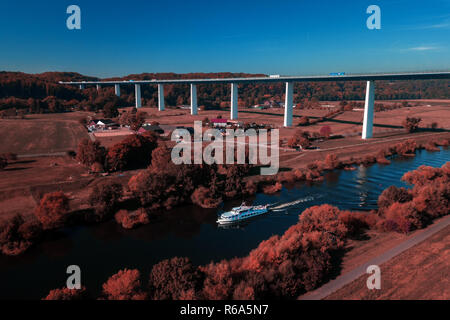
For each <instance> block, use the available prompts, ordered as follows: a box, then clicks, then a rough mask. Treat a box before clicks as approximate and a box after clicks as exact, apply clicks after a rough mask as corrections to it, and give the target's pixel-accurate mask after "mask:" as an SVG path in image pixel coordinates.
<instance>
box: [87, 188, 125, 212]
mask: <svg viewBox="0 0 450 320" xmlns="http://www.w3.org/2000/svg"><path fill="white" fill-rule="evenodd" d="M122 194H123V188H122V185H121V184H120V183H115V182H111V181H105V182H101V183H99V184H97V185H96V186H94V188H93V189H92V191H91V194H90V195H89V198H88V201H89V204H90V205H91V206H92V207H93V208H94V211H95V216H94V217H93V219H94V221H102V220H104V219H105V218H106V217H107V216H109V215H110V214H112V213H113V211H114V209H115V207H116V206H117V204H118V203H119V200H120V198H121V197H122Z"/></svg>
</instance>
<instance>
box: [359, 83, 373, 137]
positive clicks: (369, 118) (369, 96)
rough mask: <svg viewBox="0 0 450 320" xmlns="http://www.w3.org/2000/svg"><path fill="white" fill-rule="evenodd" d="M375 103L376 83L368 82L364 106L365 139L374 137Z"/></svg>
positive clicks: (363, 133) (363, 135) (363, 134)
mask: <svg viewBox="0 0 450 320" xmlns="http://www.w3.org/2000/svg"><path fill="white" fill-rule="evenodd" d="M374 102H375V82H374V81H367V87H366V102H365V105H364V123H363V131H362V138H363V139H370V138H372V136H373V117H374Z"/></svg>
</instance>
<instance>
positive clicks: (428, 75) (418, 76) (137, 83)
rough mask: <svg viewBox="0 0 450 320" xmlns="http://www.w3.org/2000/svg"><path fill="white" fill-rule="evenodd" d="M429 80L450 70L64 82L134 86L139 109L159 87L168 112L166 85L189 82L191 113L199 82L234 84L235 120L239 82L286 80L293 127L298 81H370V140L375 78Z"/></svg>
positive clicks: (366, 128) (366, 129) (287, 117)
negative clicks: (145, 90)
mask: <svg viewBox="0 0 450 320" xmlns="http://www.w3.org/2000/svg"><path fill="white" fill-rule="evenodd" d="M429 79H450V71H443V72H420V73H417V72H416V73H379V74H346V75H340V76H335V75H333V76H331V75H327V76H270V77H252V78H216V79H171V80H158V79H153V80H128V81H81V82H62V81H60V82H59V83H60V84H63V85H78V86H79V87H80V89H84V88H85V87H86V86H89V85H92V86H93V85H95V86H97V90H100V89H101V87H103V86H114V87H115V93H116V95H117V96H120V86H124V85H134V87H135V98H136V108H140V107H141V106H142V105H141V86H142V85H157V86H158V109H159V111H164V85H166V84H189V85H190V86H191V114H192V115H197V114H198V106H197V85H201V84H213V83H222V84H230V85H231V111H230V112H231V115H230V117H231V119H232V120H236V119H237V118H238V85H239V84H245V83H277V82H285V83H286V95H285V103H284V106H285V107H284V126H285V127H290V126H292V112H293V94H294V83H296V82H327V81H366V82H367V87H366V99H365V107H364V122H363V132H362V138H363V139H369V138H371V137H372V134H373V117H374V101H375V81H380V80H387V81H393V80H429Z"/></svg>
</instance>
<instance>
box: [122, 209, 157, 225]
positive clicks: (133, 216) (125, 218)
mask: <svg viewBox="0 0 450 320" xmlns="http://www.w3.org/2000/svg"><path fill="white" fill-rule="evenodd" d="M114 219H115V220H116V222H117V223H118V224H120V225H121V226H122V227H123V228H125V229H133V228H135V227H137V226H139V225H142V224H148V223H149V222H150V220H149V218H148V214H147V213H146V212H145V210H144V209H143V208H141V209H139V210H138V211H137V212H132V213H130V212H128V211H127V210H120V211H118V212H117V213H116V214H115V215H114Z"/></svg>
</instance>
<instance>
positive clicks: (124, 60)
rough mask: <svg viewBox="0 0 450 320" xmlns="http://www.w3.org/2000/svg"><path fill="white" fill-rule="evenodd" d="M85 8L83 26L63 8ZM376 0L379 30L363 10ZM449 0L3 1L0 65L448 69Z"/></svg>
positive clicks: (112, 69)
mask: <svg viewBox="0 0 450 320" xmlns="http://www.w3.org/2000/svg"><path fill="white" fill-rule="evenodd" d="M71 4H76V5H78V6H79V7H80V8H81V30H68V29H67V27H66V19H67V17H68V16H69V15H68V14H67V13H66V9H67V7H68V6H69V5H71ZM371 4H376V5H378V6H379V7H380V8H381V30H369V29H368V28H367V27H366V20H367V18H368V17H369V14H367V13H366V9H367V7H368V6H369V5H371ZM449 40H450V0H427V1H423V0H370V1H366V0H345V1H344V0H340V1H336V0H334V1H333V0H327V1H324V0H317V1H311V0H294V1H291V0H240V1H238V0H226V1H216V0H184V1H181V0H172V1H168V0H161V1H153V0H148V1H144V0H142V1H138V0H127V1H93V0H90V1H85V0H70V1H65V0H58V1H20V0H17V1H2V2H1V3H0V44H1V47H0V70H9V71H23V72H30V73H37V72H44V71H75V72H79V73H82V74H86V75H93V76H100V77H109V76H123V75H126V74H131V73H142V72H177V73H186V72H222V71H230V72H249V73H266V74H283V75H312V74H327V73H329V72H348V73H359V72H386V71H390V72H396V71H422V70H449V69H450V47H449V46H450V41H449Z"/></svg>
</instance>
